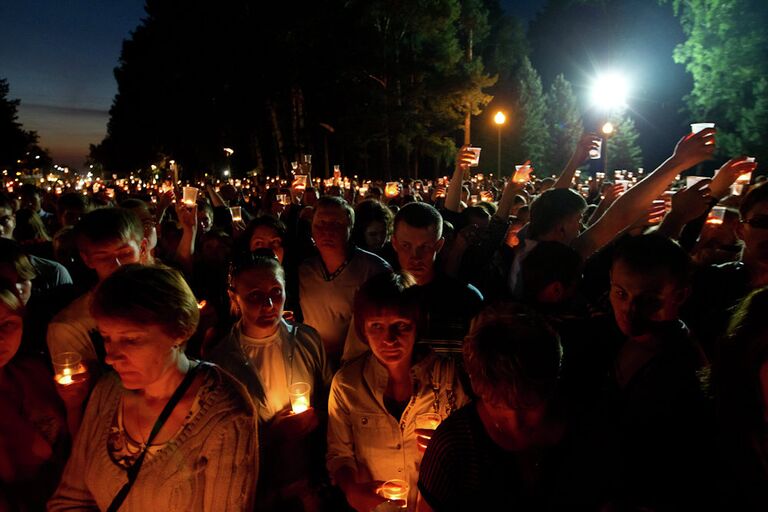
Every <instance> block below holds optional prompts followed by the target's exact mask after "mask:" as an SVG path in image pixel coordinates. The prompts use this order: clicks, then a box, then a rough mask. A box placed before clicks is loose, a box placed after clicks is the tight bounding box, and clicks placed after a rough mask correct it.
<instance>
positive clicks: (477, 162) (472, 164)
mask: <svg viewBox="0 0 768 512" xmlns="http://www.w3.org/2000/svg"><path fill="white" fill-rule="evenodd" d="M482 150H483V148H467V151H471V152H472V153H474V154H475V156H474V157H473V158H472V160H470V162H469V166H470V167H477V166H478V165H480V151H482Z"/></svg>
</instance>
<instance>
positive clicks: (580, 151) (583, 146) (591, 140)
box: [571, 133, 601, 166]
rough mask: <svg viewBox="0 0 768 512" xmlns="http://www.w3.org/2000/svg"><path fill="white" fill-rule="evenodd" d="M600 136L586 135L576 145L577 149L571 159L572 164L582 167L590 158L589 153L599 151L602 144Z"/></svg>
mask: <svg viewBox="0 0 768 512" xmlns="http://www.w3.org/2000/svg"><path fill="white" fill-rule="evenodd" d="M600 140H601V139H600V136H599V135H598V134H596V133H585V134H583V135H582V136H581V138H580V139H579V142H578V143H577V144H576V149H575V150H574V152H573V156H572V157H571V162H573V163H574V164H576V165H577V166H578V165H581V164H583V163H584V162H586V161H587V159H588V158H589V152H590V151H592V150H593V149H595V150H596V149H597V148H598V145H599V144H600Z"/></svg>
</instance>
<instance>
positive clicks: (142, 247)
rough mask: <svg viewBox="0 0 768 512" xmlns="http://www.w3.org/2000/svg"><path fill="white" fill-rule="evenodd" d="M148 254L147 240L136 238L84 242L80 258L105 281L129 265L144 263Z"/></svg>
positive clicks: (100, 279)
mask: <svg viewBox="0 0 768 512" xmlns="http://www.w3.org/2000/svg"><path fill="white" fill-rule="evenodd" d="M146 254H147V239H146V238H142V239H141V240H137V239H136V238H134V237H130V238H127V239H125V238H116V239H114V240H112V241H107V242H99V243H93V242H86V241H84V242H82V244H81V246H80V256H81V257H82V258H83V262H85V264H86V265H87V266H88V267H89V268H92V269H93V270H95V271H96V274H97V275H98V276H99V281H103V280H104V279H106V278H107V277H109V275H110V274H111V273H112V272H114V271H115V270H117V269H118V268H120V267H121V266H122V265H128V264H129V263H144V262H145V260H146Z"/></svg>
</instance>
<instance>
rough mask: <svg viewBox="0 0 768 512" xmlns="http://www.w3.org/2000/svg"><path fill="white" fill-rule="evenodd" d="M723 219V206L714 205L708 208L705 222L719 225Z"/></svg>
mask: <svg viewBox="0 0 768 512" xmlns="http://www.w3.org/2000/svg"><path fill="white" fill-rule="evenodd" d="M724 220H725V206H715V207H714V208H712V210H710V212H709V216H708V217H707V224H712V225H715V226H719V225H720V224H722V223H723V221H724Z"/></svg>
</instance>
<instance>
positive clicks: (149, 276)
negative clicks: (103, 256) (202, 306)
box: [91, 264, 200, 340]
mask: <svg viewBox="0 0 768 512" xmlns="http://www.w3.org/2000/svg"><path fill="white" fill-rule="evenodd" d="M91 314H92V315H93V316H94V317H95V318H97V319H99V318H117V319H121V320H125V321H129V322H132V323H137V324H143V325H158V326H160V328H161V329H162V330H163V332H165V333H166V334H167V335H169V336H171V337H173V338H183V339H184V340H186V339H188V338H189V337H190V336H192V334H193V333H194V332H195V329H196V328H197V324H198V322H199V320H200V311H199V309H198V307H197V300H196V299H195V295H194V294H193V293H192V290H191V289H190V288H189V285H188V284H187V282H186V281H185V280H184V277H182V275H181V273H180V272H178V271H177V270H174V269H172V268H169V267H164V266H159V265H157V266H147V265H138V264H132V265H125V266H123V267H120V268H118V269H117V270H115V271H114V272H113V273H112V274H110V276H109V277H107V278H106V279H105V280H104V281H102V282H101V284H99V285H98V287H97V288H96V291H95V292H94V297H93V303H92V305H91Z"/></svg>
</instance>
